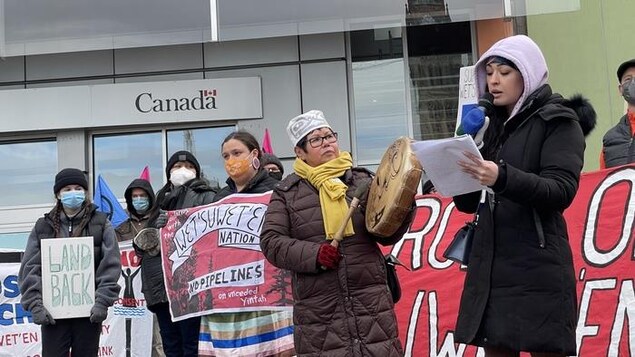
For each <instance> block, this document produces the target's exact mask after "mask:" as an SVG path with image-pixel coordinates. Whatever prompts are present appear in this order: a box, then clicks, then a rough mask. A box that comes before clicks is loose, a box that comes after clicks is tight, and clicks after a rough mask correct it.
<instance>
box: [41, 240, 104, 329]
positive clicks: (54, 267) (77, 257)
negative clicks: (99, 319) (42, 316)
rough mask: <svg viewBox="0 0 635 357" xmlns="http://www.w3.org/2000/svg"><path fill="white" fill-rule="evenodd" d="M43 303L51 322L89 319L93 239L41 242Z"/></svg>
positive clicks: (93, 296)
mask: <svg viewBox="0 0 635 357" xmlns="http://www.w3.org/2000/svg"><path fill="white" fill-rule="evenodd" d="M40 246H41V250H40V251H41V254H42V301H43V304H44V307H45V308H46V309H47V310H48V311H49V313H51V316H53V318H54V319H68V318H73V317H88V316H90V309H91V308H92V307H93V305H94V304H95V256H94V254H93V249H94V247H93V237H73V238H55V239H42V240H41V241H40Z"/></svg>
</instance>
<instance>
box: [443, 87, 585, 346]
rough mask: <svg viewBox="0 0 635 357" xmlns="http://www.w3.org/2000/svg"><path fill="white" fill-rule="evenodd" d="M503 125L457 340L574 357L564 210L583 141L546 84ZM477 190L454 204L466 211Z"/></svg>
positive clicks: (571, 274)
mask: <svg viewBox="0 0 635 357" xmlns="http://www.w3.org/2000/svg"><path fill="white" fill-rule="evenodd" d="M526 103H529V104H528V105H525V106H524V107H523V108H522V109H521V110H520V111H519V114H517V115H516V116H514V117H513V118H511V119H510V120H509V121H508V122H506V123H505V126H504V133H503V141H502V146H501V147H500V151H499V152H498V155H497V159H496V162H497V163H498V165H499V177H498V180H497V181H496V183H495V184H494V186H493V187H492V188H493V191H494V194H493V195H491V194H488V198H487V202H486V203H485V204H483V205H481V206H480V210H479V212H480V217H479V222H478V226H477V228H476V232H475V236H474V243H473V246H472V252H471V255H470V263H469V266H468V270H467V276H466V280H465V286H464V290H463V295H462V297H461V305H460V309H459V317H458V321H457V325H456V340H457V341H458V342H463V343H469V344H475V345H479V346H485V345H487V346H499V347H506V348H509V349H512V350H517V351H533V352H545V351H550V352H558V353H562V354H566V355H574V354H575V353H576V345H575V329H576V321H577V310H576V306H577V299H576V286H575V283H576V280H575V275H574V269H573V259H572V254H571V249H570V246H569V242H568V236H567V227H566V224H565V220H564V218H563V215H562V213H563V211H564V210H565V209H566V208H567V207H569V205H570V204H571V202H572V201H573V198H574V196H575V194H576V191H577V189H578V183H579V178H580V171H581V169H582V165H583V158H584V148H585V143H584V136H583V134H582V130H581V128H580V125H579V124H578V117H577V115H576V113H575V112H574V111H573V110H571V109H569V108H566V107H565V106H564V105H563V104H564V99H563V98H562V97H561V96H559V95H556V94H552V92H551V88H550V87H549V86H548V85H544V86H542V87H540V88H539V89H537V90H536V91H535V92H534V93H533V94H532V95H531V96H530V97H529V98H528V99H527V101H526ZM479 197H480V192H474V193H471V194H466V195H462V196H457V197H454V202H455V203H456V207H457V208H458V209H459V210H461V211H463V212H474V211H475V209H476V207H477V205H478V199H479Z"/></svg>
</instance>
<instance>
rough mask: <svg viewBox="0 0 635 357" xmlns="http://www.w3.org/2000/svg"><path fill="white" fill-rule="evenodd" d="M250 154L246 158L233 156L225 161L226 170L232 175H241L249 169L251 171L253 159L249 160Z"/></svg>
mask: <svg viewBox="0 0 635 357" xmlns="http://www.w3.org/2000/svg"><path fill="white" fill-rule="evenodd" d="M250 156H251V155H250ZM250 156H248V157H247V158H245V159H238V158H233V157H232V158H230V159H228V160H227V161H225V171H227V174H228V175H229V176H230V177H240V176H242V175H244V174H245V173H246V172H247V171H249V166H251V160H249V157H250Z"/></svg>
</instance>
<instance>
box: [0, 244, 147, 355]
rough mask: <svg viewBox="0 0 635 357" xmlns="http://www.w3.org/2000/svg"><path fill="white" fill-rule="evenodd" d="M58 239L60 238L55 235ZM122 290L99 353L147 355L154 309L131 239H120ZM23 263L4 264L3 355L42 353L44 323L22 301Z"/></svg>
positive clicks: (0, 299) (0, 293) (0, 268)
mask: <svg viewBox="0 0 635 357" xmlns="http://www.w3.org/2000/svg"><path fill="white" fill-rule="evenodd" d="M51 240H56V239H51ZM119 247H120V250H121V266H122V276H121V278H120V279H119V284H120V285H121V292H120V293H119V299H118V300H117V301H116V302H115V304H114V306H112V307H111V308H110V309H108V318H107V319H106V320H105V321H104V322H103V323H102V329H101V339H100V341H99V356H115V357H127V356H128V355H127V354H126V350H127V349H130V355H129V356H132V357H147V356H150V355H151V348H152V313H151V312H150V311H148V309H147V308H146V302H145V298H144V296H143V293H142V292H141V270H140V269H141V267H140V263H141V262H140V260H139V258H138V257H137V256H136V255H135V252H134V250H133V249H132V244H131V243H129V242H124V243H119ZM19 269H20V264H19V263H2V264H0V284H2V285H1V289H0V357H9V356H10V357H40V356H41V354H42V351H41V350H42V347H41V336H40V326H38V325H35V324H33V323H31V321H32V319H31V316H30V314H29V313H28V312H26V311H24V309H23V308H22V305H21V304H20V297H21V295H20V290H19V287H18V271H19Z"/></svg>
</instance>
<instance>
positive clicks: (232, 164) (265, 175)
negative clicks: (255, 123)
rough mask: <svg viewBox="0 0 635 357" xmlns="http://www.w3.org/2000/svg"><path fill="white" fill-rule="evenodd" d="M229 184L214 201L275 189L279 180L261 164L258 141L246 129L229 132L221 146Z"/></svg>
mask: <svg viewBox="0 0 635 357" xmlns="http://www.w3.org/2000/svg"><path fill="white" fill-rule="evenodd" d="M221 153H222V155H223V160H225V171H227V175H228V176H229V177H228V178H227V181H226V183H227V186H225V187H223V188H222V189H221V190H220V191H218V193H217V194H216V195H215V196H214V201H218V200H220V199H221V198H225V197H227V196H229V195H231V194H234V193H262V192H267V191H270V190H272V189H273V187H274V186H275V185H276V183H277V182H278V181H277V180H275V179H274V178H272V177H270V176H269V172H267V171H266V170H263V169H262V167H261V165H260V158H261V153H260V149H259V146H258V141H257V140H256V138H254V136H253V135H251V134H250V133H248V132H246V131H235V132H233V133H231V134H229V135H228V136H227V137H226V138H225V140H224V141H223V144H222V146H221Z"/></svg>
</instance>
